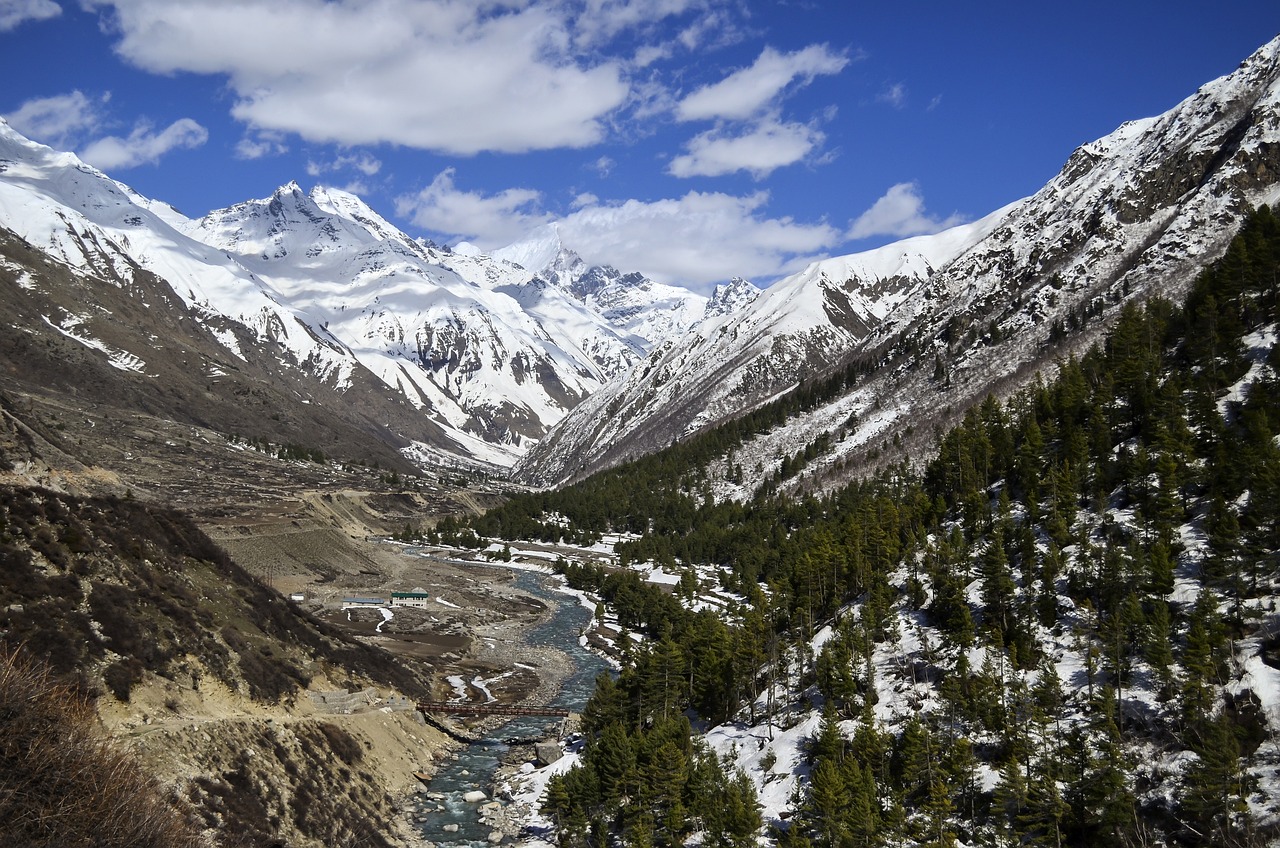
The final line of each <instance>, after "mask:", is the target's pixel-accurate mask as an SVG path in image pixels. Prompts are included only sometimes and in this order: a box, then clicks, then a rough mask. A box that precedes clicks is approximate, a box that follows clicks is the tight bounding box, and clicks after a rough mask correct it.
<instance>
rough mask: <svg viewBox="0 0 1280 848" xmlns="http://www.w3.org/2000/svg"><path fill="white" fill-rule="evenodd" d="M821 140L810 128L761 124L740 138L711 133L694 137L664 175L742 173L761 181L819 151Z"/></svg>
mask: <svg viewBox="0 0 1280 848" xmlns="http://www.w3.org/2000/svg"><path fill="white" fill-rule="evenodd" d="M824 138H825V137H824V136H823V134H822V132H821V131H819V130H817V129H816V128H814V127H810V126H806V125H804V124H796V123H782V122H779V121H778V120H777V119H775V118H770V119H767V120H765V121H762V122H761V123H760V124H758V125H757V126H755V127H752V128H751V129H750V130H748V131H747V132H745V133H743V134H741V135H729V134H726V133H724V132H723V131H721V130H711V131H708V132H705V133H701V134H699V135H697V136H694V138H693V139H691V140H690V141H689V142H688V143H687V144H686V145H685V150H686V151H687V152H686V153H684V154H683V155H681V156H677V157H675V158H674V159H672V160H671V164H670V166H669V167H668V168H667V171H668V173H670V174H672V175H673V176H676V177H695V176H702V177H716V176H721V175H723V174H732V173H735V172H737V171H746V172H747V173H749V174H751V175H752V176H753V177H754V178H755V179H757V180H759V179H763V178H764V177H766V176H768V175H769V174H770V173H772V172H773V171H774V170H776V169H777V168H781V167H783V166H785V165H791V164H793V163H795V162H799V161H800V160H802V159H804V158H805V157H806V156H808V155H809V154H810V153H811V152H812V151H813V150H815V149H816V148H818V147H820V146H821V145H822V143H823V140H824Z"/></svg>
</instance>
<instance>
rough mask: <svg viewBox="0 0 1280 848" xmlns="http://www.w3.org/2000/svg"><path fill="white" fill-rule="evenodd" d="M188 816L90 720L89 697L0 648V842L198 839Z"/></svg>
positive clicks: (174, 847) (16, 845) (145, 846)
mask: <svg viewBox="0 0 1280 848" xmlns="http://www.w3.org/2000/svg"><path fill="white" fill-rule="evenodd" d="M201 844H203V843H202V841H201V840H200V838H199V836H198V831H197V829H196V828H195V826H194V825H193V824H192V823H191V822H190V821H189V820H188V819H187V818H186V816H185V815H184V814H183V813H182V812H181V811H180V808H179V807H178V806H177V802H176V801H175V800H173V799H172V798H170V797H168V796H167V795H166V793H165V792H164V790H163V789H162V788H161V787H160V786H159V785H158V784H157V783H156V781H155V780H154V779H152V778H151V777H150V776H149V775H148V774H147V773H146V772H145V771H144V770H143V769H142V767H141V766H140V765H139V764H138V762H137V761H136V760H135V759H134V758H133V757H132V756H130V755H129V754H128V753H126V752H124V751H122V750H120V749H119V748H117V747H116V746H115V745H114V744H113V743H112V742H110V740H108V739H106V738H105V737H104V736H103V735H102V733H101V732H100V731H99V729H98V725H97V716H96V713H95V712H94V708H93V705H92V703H91V702H90V701H89V700H88V698H86V697H85V696H84V695H83V694H82V693H81V692H80V691H78V690H77V689H76V688H75V687H73V686H70V685H68V684H66V683H63V682H61V681H59V680H57V679H56V678H55V677H54V676H53V675H52V673H51V672H50V671H49V669H48V667H47V666H45V665H43V664H41V663H40V662H38V661H36V660H34V659H31V658H29V657H27V656H26V655H24V654H23V653H22V652H21V650H20V649H12V648H5V649H0V845H5V846H10V848H26V847H27V846H59V848H80V846H85V847H86V848H87V846H94V848H116V846H119V848H126V846H129V848H149V846H155V848H196V846H199V845H201Z"/></svg>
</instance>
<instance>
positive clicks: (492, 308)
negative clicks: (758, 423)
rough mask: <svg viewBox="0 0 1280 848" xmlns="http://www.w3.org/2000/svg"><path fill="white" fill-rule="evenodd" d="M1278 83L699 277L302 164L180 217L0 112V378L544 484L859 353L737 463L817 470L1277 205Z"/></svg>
mask: <svg viewBox="0 0 1280 848" xmlns="http://www.w3.org/2000/svg"><path fill="white" fill-rule="evenodd" d="M1278 101H1280V40H1276V41H1272V42H1270V43H1269V44H1267V45H1265V46H1264V47H1263V48H1261V49H1260V50H1259V51H1258V52H1257V53H1255V54H1254V55H1253V56H1251V57H1250V58H1249V59H1248V60H1246V61H1245V62H1244V64H1242V65H1241V67H1240V68H1239V69H1238V70H1237V71H1236V72H1234V73H1232V74H1230V75H1228V76H1226V77H1223V78H1221V79H1218V80H1215V81H1213V82H1211V83H1208V84H1207V85H1205V86H1204V87H1203V88H1201V89H1200V90H1199V91H1198V92H1196V93H1195V94H1194V95H1193V96H1191V97H1190V98H1188V99H1187V100H1186V101H1184V102H1183V103H1181V104H1179V105H1178V106H1176V107H1175V108H1173V109H1171V110H1170V111H1168V112H1167V113H1165V114H1164V115H1161V116H1159V117H1156V118H1150V119H1146V120H1142V121H1135V122H1132V123H1128V124H1125V125H1123V126H1122V127H1120V128H1119V129H1117V130H1116V131H1115V132H1114V133H1112V134H1111V135H1109V136H1106V137H1105V138H1102V139H1100V140H1098V141H1095V142H1092V143H1089V144H1085V145H1083V146H1082V147H1080V148H1079V149H1078V150H1077V151H1076V152H1075V153H1074V154H1073V155H1072V156H1071V158H1070V159H1069V160H1068V161H1067V163H1066V164H1065V166H1064V167H1063V169H1062V171H1061V172H1060V173H1059V174H1058V175H1057V176H1056V177H1054V179H1052V180H1051V181H1050V182H1049V183H1048V184H1047V185H1046V186H1045V187H1044V188H1043V189H1041V190H1040V191H1038V192H1037V193H1036V194H1034V195H1033V196H1031V197H1029V198H1026V199H1024V200H1022V201H1019V202H1017V203H1014V204H1012V205H1010V206H1008V207H1006V208H1004V209H1001V210H998V211H996V212H993V213H992V214H990V215H988V216H986V217H985V218H983V219H981V220H979V221H975V222H972V223H969V224H965V225H962V226H960V227H957V228H954V229H952V230H948V231H946V232H943V233H939V234H936V235H931V236H922V237H917V238H912V239H907V240H905V241H901V242H898V243H895V244H892V245H888V246H885V247H881V248H878V249H876V250H872V251H868V252H864V253H859V254H854V255H851V256H844V257H837V258H832V259H827V260H823V261H821V262H817V263H814V264H813V265H811V266H810V267H809V268H807V269H806V270H804V271H803V272H801V273H800V274H797V275H795V276H793V277H790V278H788V279H786V280H783V281H781V282H779V283H777V284H775V285H773V286H771V287H770V288H768V289H767V290H765V291H763V292H761V291H760V290H758V289H757V288H756V287H755V286H753V285H751V284H750V283H747V282H745V281H742V280H735V281H733V282H732V283H731V284H728V285H726V286H722V287H720V288H719V289H718V290H717V291H716V292H715V294H714V295H713V297H711V298H710V299H708V298H705V297H703V296H700V295H697V294H694V293H692V292H689V291H686V290H684V289H680V288H677V287H673V286H666V285H661V284H659V283H656V282H654V281H652V280H649V279H646V278H645V277H644V276H642V275H640V274H636V273H624V272H620V271H618V270H615V269H612V268H607V267H591V266H588V265H587V264H586V263H585V262H583V261H582V260H581V258H579V257H578V256H577V255H576V254H574V253H573V251H572V249H571V246H566V245H564V244H562V243H561V240H560V237H559V233H558V231H557V230H556V228H555V226H554V225H551V226H548V227H544V228H542V229H541V230H539V231H537V232H535V233H533V234H531V235H530V236H529V237H528V238H527V239H526V240H524V241H522V242H519V243H517V244H514V245H511V246H509V247H507V248H503V249H501V250H498V251H495V252H493V253H492V254H489V255H485V254H482V253H480V252H479V251H477V250H476V249H474V248H473V247H471V246H469V245H465V244H464V245H458V246H456V247H455V249H453V250H449V249H446V248H441V247H438V246H436V245H433V244H430V243H428V242H424V241H421V240H417V239H414V238H411V237H409V236H408V235H406V234H405V233H403V232H401V231H400V230H399V229H397V228H396V227H395V226H393V225H392V224H390V223H389V222H388V221H386V220H385V219H383V218H382V217H381V216H379V215H378V214H377V213H376V212H374V211H373V210H372V209H370V208H369V207H368V206H367V205H366V204H365V203H364V202H363V201H361V200H360V199H359V198H357V197H355V196H353V195H351V194H347V193H345V192H340V191H337V190H334V189H327V188H322V187H317V188H314V189H312V190H311V191H310V192H304V191H303V190H302V189H301V188H300V187H299V186H298V185H297V184H295V183H290V184H289V185H286V186H283V187H281V188H279V189H277V190H276V191H275V192H274V193H273V194H272V195H271V196H270V197H267V198H264V199H261V200H251V201H247V202H245V203H241V204H238V205H236V206H233V207H230V208H228V209H223V210H218V211H216V212H212V213H210V214H208V215H206V216H204V217H203V218H200V219H195V220H193V219H189V218H186V217H184V216H183V215H181V214H179V213H178V212H176V211H175V210H174V209H172V208H171V207H169V206H166V205H165V204H163V203H160V202H157V201H155V200H151V199H147V198H144V197H141V196H139V195H138V194H137V193H135V192H133V191H132V190H130V189H129V188H128V187H126V186H124V185H122V184H120V183H118V182H116V181H114V180H112V179H111V178H110V177H108V176H106V175H105V174H103V173H101V172H99V171H97V170H95V169H93V168H91V167H89V166H87V165H85V164H84V163H82V162H80V161H79V160H78V159H77V158H76V157H75V156H73V155H72V154H69V153H60V152H57V151H54V150H51V149H50V148H48V147H45V146H42V145H39V144H36V143H34V142H31V141H29V140H27V139H26V138H24V137H22V136H21V135H19V134H18V133H16V132H15V131H14V130H13V129H12V128H10V127H9V126H8V125H7V124H4V123H3V122H0V228H3V231H0V253H2V256H0V297H3V302H4V304H5V308H6V311H7V313H8V314H9V315H10V321H11V326H10V327H8V328H7V329H6V330H5V331H4V334H3V335H2V336H0V344H3V345H4V346H5V349H6V350H7V352H8V356H9V361H10V363H11V366H12V367H10V369H9V370H8V373H6V374H4V375H3V381H2V382H0V388H4V387H6V386H7V387H8V388H10V389H12V390H17V391H25V390H28V389H30V390H39V391H67V392H73V393H76V395H77V396H79V397H82V398H91V399H94V400H95V401H96V402H110V403H118V404H122V405H123V406H122V408H125V409H127V408H131V406H132V407H137V408H142V409H145V410H146V411H147V412H148V413H149V414H157V415H163V416H168V417H170V418H173V419H174V420H178V421H188V422H190V423H193V424H199V425H201V426H205V427H209V428H212V429H215V430H220V431H222V432H227V433H233V432H239V433H261V434H264V435H266V436H268V437H274V438H276V439H278V440H279V441H284V440H285V439H286V438H287V437H289V436H290V435H292V436H293V437H294V438H297V439H300V440H306V441H309V442H313V443H315V444H316V445H317V446H319V447H323V448H325V449H326V450H328V451H330V452H334V453H336V454H338V455H343V454H346V455H349V456H352V457H354V456H357V455H360V454H361V453H362V452H363V453H364V454H367V455H368V456H369V457H371V458H380V459H381V460H382V461H384V462H385V463H386V464H389V465H391V466H393V467H394V466H397V464H398V465H400V466H403V467H405V468H411V467H413V466H417V467H420V468H432V467H438V466H440V465H459V464H461V465H465V466H472V467H476V468H483V469H490V470H501V469H506V468H511V467H514V469H515V473H516V475H517V477H518V478H519V479H521V480H524V481H527V482H530V483H533V484H536V485H548V484H553V483H555V482H558V481H561V480H565V479H568V478H571V477H574V476H577V475H581V474H584V473H587V472H590V471H591V470H593V469H596V468H600V467H604V466H607V465H610V464H614V463H616V462H618V461H621V460H622V459H625V458H627V457H629V456H634V455H637V454H639V453H643V452H647V451H650V450H654V449H656V448H659V447H662V446H664V445H667V444H670V443H671V442H672V441H673V440H677V439H680V438H683V437H684V436H687V435H688V434H690V433H693V432H696V431H698V430H699V429H701V428H704V427H707V426H710V425H713V424H715V423H716V422H719V421H723V420H725V419H726V418H729V417H732V416H735V415H737V414H740V413H741V412H743V411H745V410H749V409H752V408H754V407H756V406H758V405H759V404H761V403H763V402H766V401H767V400H769V399H771V398H774V397H777V396H779V395H780V394H783V393H785V392H787V391H789V390H790V389H791V388H793V387H795V386H796V385H798V384H799V383H801V382H802V381H804V380H811V379H814V378H817V377H820V376H822V375H824V374H826V373H828V372H831V371H832V370H834V369H838V368H841V367H844V366H845V365H847V364H848V363H850V362H853V361H860V362H863V363H864V364H865V365H866V368H865V369H864V371H865V373H866V375H867V376H866V378H865V379H864V380H863V381H862V382H861V383H860V384H859V385H858V386H857V387H855V388H852V389H851V390H850V391H849V392H848V393H846V394H843V395H841V396H840V397H839V398H836V399H833V400H830V401H828V402H825V403H824V404H823V405H822V406H821V407H820V408H815V409H811V410H806V411H805V413H804V414H803V415H802V416H799V417H797V418H796V419H795V421H794V422H793V424H789V425H788V426H787V427H786V428H782V431H779V432H776V433H773V434H771V435H769V436H768V437H764V438H762V439H761V440H760V441H759V443H758V444H757V445H756V446H755V447H754V448H753V449H752V451H751V455H752V457H753V459H752V461H751V462H749V463H748V464H747V465H748V471H747V473H746V477H747V479H746V480H745V481H744V482H743V483H741V484H740V485H742V486H744V487H749V486H750V485H752V484H753V482H756V483H758V482H759V480H760V479H762V478H763V477H764V476H767V475H768V474H769V473H770V471H769V468H770V465H771V463H776V461H777V460H778V458H779V457H781V456H783V455H785V454H786V453H787V452H789V451H793V450H794V449H795V448H796V446H797V445H802V444H804V443H807V442H809V441H811V440H812V439H813V438H815V437H816V436H817V435H819V434H825V435H826V436H827V439H828V441H829V442H830V443H831V444H832V447H831V449H830V451H829V455H828V456H827V457H826V459H825V460H824V461H823V462H819V463H816V464H814V465H812V471H811V472H810V473H811V474H812V475H814V476H815V478H822V477H824V475H825V476H828V477H833V478H834V477H837V476H840V475H841V474H844V473H849V472H847V469H849V468H850V467H855V468H856V467H861V466H863V465H865V463H866V462H867V461H869V460H868V457H869V456H870V454H871V453H872V452H875V453H877V454H879V452H880V451H881V450H882V449H884V448H886V447H888V440H889V438H890V437H891V436H894V435H897V436H899V437H900V438H899V439H898V441H901V436H902V433H903V430H904V429H905V427H907V426H909V427H911V428H912V429H913V431H914V430H916V429H917V425H924V424H926V423H930V422H933V423H940V422H942V421H944V420H946V419H947V418H948V417H954V416H955V415H957V414H959V413H960V412H961V411H962V410H963V409H964V408H965V407H966V406H967V405H968V404H970V403H971V402H973V401H974V400H975V399H980V398H981V397H982V396H983V395H985V394H986V393H987V392H988V391H992V390H994V391H997V392H1000V391H1004V390H1006V389H1008V388H1011V387H1012V386H1014V385H1016V384H1017V383H1019V382H1020V381H1022V380H1025V379H1027V378H1029V377H1030V375H1031V374H1033V373H1034V371H1035V370H1036V369H1037V368H1049V367H1052V364H1053V361H1054V359H1055V358H1056V357H1059V356H1061V355H1064V354H1065V353H1066V352H1068V351H1070V350H1072V349H1075V348H1078V347H1079V346H1080V345H1083V344H1086V343H1088V342H1089V341H1091V340H1092V339H1094V338H1096V337H1097V334H1098V333H1099V332H1100V331H1101V329H1103V328H1104V327H1105V326H1106V324H1107V321H1108V318H1109V316H1111V315H1112V314H1113V313H1114V311H1115V310H1116V308H1117V306H1118V304H1120V303H1122V302H1124V301H1125V300H1127V299H1129V298H1133V297H1142V296H1145V295H1147V294H1150V293H1167V294H1170V295H1176V294H1177V293H1178V292H1179V290H1180V289H1181V288H1184V287H1185V286H1186V284H1187V283H1188V281H1189V280H1190V278H1191V277H1192V276H1193V275H1194V274H1195V273H1196V270H1197V269H1198V268H1200V267H1202V266H1203V265H1204V264H1206V263H1208V262H1209V261H1211V260H1213V259H1215V258H1217V256H1218V255H1219V254H1220V253H1221V251H1222V250H1223V248H1224V246H1225V245H1226V243H1227V242H1228V240H1229V239H1230V238H1231V236H1232V235H1233V234H1234V233H1235V231H1236V229H1237V226H1238V224H1239V222H1240V220H1241V216H1242V215H1243V214H1244V212H1245V211H1246V210H1247V209H1248V208H1250V207H1251V206H1256V205H1259V204H1263V203H1274V202H1276V201H1277V200H1280V184H1278V178H1280V105H1278ZM818 211H820V210H818ZM655 249H661V248H660V246H659V247H656V248H655ZM904 423H905V426H904ZM783 431H785V432H783ZM920 437H921V438H923V436H920ZM370 440H372V441H370ZM908 442H909V440H908ZM757 467H758V468H759V471H758V472H755V471H753V469H755V468H757ZM814 482H815V485H817V484H819V481H817V480H815V481H814ZM744 491H745V489H744ZM726 494H728V495H729V496H733V492H732V491H726Z"/></svg>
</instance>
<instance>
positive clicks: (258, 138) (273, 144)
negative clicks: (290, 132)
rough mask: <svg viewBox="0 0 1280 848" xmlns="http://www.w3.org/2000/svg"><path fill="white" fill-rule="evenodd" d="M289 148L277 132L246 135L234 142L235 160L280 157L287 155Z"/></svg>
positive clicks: (281, 135)
mask: <svg viewBox="0 0 1280 848" xmlns="http://www.w3.org/2000/svg"><path fill="white" fill-rule="evenodd" d="M288 152H289V146H288V145H287V144H285V142H284V135H283V134H282V133H279V132H255V133H246V134H245V136H244V138H242V139H240V140H239V141H238V142H236V158H237V159H261V158H263V157H264V156H280V155H281V154H284V153H288Z"/></svg>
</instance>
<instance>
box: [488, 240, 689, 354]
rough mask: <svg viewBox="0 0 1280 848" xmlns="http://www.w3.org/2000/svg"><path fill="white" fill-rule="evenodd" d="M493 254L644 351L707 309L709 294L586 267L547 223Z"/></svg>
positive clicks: (604, 267) (605, 268)
mask: <svg viewBox="0 0 1280 848" xmlns="http://www.w3.org/2000/svg"><path fill="white" fill-rule="evenodd" d="M493 257H494V258H495V259H499V260H506V261H508V262H512V263H515V264H517V265H519V266H521V267H523V268H525V269H527V270H529V271H531V272H533V273H535V274H537V275H538V277H540V278H541V279H543V280H545V281H546V282H547V283H549V284H550V285H552V286H554V287H556V288H557V289H559V290H561V291H563V292H566V293H567V294H569V295H570V296H571V297H573V298H574V299H575V300H577V301H578V302H580V303H582V304H584V305H586V306H587V307H588V308H589V309H591V310H592V311H593V312H595V313H597V314H599V315H602V316H604V318H605V319H606V320H607V321H608V322H609V324H610V325H611V326H612V327H614V328H615V329H617V330H618V331H620V332H622V333H624V334H625V335H626V336H628V337H630V338H632V339H633V340H635V341H636V343H637V344H638V345H640V346H641V347H642V348H643V349H644V350H646V351H647V350H649V349H650V348H652V347H653V346H654V345H655V344H657V343H659V342H661V341H664V340H666V339H670V338H672V337H674V336H677V335H679V334H680V333H683V332H684V331H685V330H687V329H689V328H690V327H692V326H693V325H694V324H696V323H697V322H698V321H700V320H702V318H703V315H704V313H705V311H706V306H707V298H705V297H703V296H702V295H699V294H695V293H694V292H691V291H689V290H688V289H684V288H680V287H678V286H668V285H663V284H662V283H659V282H655V281H654V280H650V279H649V278H647V277H645V276H644V275H643V274H639V273H634V272H632V273H627V274H624V273H622V272H620V271H618V270H617V269H616V268H612V267H610V266H607V265H591V266H589V265H587V263H586V262H584V261H583V260H582V257H580V256H579V255H578V254H577V253H575V252H574V251H573V250H571V249H570V248H568V247H565V245H564V243H563V242H562V241H561V239H560V231H559V228H558V227H557V225H556V224H547V225H544V226H542V227H539V228H538V229H537V230H534V231H533V232H532V233H530V234H529V235H528V236H527V237H526V238H525V239H523V240H521V241H519V242H516V243H514V244H511V245H508V246H507V247H504V248H500V249H499V250H495V251H494V252H493Z"/></svg>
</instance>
